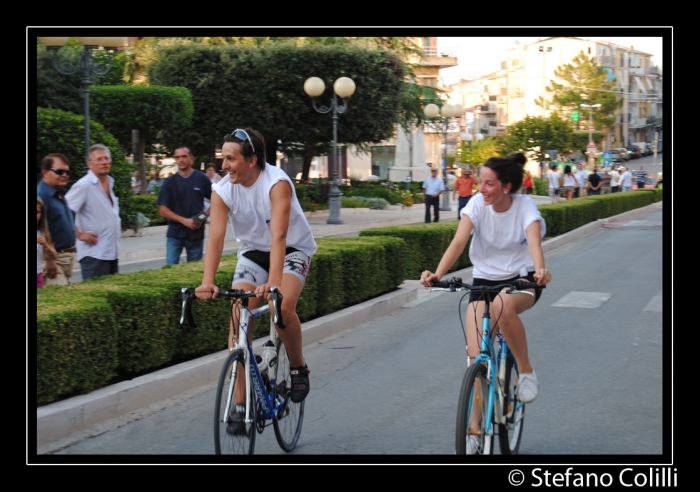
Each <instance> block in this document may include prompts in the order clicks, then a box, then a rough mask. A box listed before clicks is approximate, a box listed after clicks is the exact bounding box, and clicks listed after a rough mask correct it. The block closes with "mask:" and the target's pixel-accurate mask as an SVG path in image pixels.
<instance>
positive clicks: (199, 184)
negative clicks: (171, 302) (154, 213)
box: [156, 145, 211, 265]
mask: <svg viewBox="0 0 700 492" xmlns="http://www.w3.org/2000/svg"><path fill="white" fill-rule="evenodd" d="M174 157H175V162H176V163H177V167H178V172H176V173H175V174H173V175H172V176H169V177H168V178H167V179H166V180H165V181H164V182H163V185H162V186H161V188H160V192H159V193H158V199H157V200H156V203H157V204H158V205H159V206H160V215H161V216H163V218H165V219H167V220H168V232H167V233H166V236H167V239H166V249H165V262H166V263H167V264H168V265H177V264H179V263H180V255H181V254H182V250H183V248H184V249H185V251H186V252H187V261H188V262H190V261H197V260H201V259H202V256H203V253H204V224H205V221H206V219H207V216H208V214H209V210H207V211H206V212H205V211H204V208H205V205H204V199H205V198H206V199H209V198H211V180H210V179H209V176H207V175H206V174H204V173H203V172H202V171H197V170H196V169H193V168H192V162H193V161H194V156H193V155H192V149H190V148H189V147H188V146H186V145H181V146H179V147H177V148H176V149H175V155H174ZM202 214H205V215H204V217H203V218H202V217H201V216H202Z"/></svg>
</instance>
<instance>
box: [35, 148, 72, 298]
mask: <svg viewBox="0 0 700 492" xmlns="http://www.w3.org/2000/svg"><path fill="white" fill-rule="evenodd" d="M69 170H70V163H69V161H68V158H67V157H66V156H65V155H63V154H58V153H56V154H49V155H47V156H46V157H44V158H43V159H42V160H41V181H39V184H38V185H37V187H36V194H37V196H38V197H40V198H41V199H42V200H43V201H44V208H45V209H46V221H47V223H48V226H49V232H50V233H51V239H52V241H53V244H54V247H55V248H56V259H55V260H54V259H52V258H45V260H46V274H45V276H44V278H45V285H67V284H70V281H71V277H72V276H73V266H74V265H75V227H74V225H73V212H72V211H71V209H70V207H68V203H67V202H66V200H65V198H64V197H65V195H66V189H65V187H66V185H67V184H68V177H69Z"/></svg>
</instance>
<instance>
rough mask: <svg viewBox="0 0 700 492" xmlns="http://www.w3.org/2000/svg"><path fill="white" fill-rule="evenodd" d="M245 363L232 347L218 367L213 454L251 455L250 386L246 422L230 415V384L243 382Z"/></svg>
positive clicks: (253, 412) (252, 406)
mask: <svg viewBox="0 0 700 492" xmlns="http://www.w3.org/2000/svg"><path fill="white" fill-rule="evenodd" d="M245 363H246V361H245V358H244V355H243V351H242V350H236V351H234V352H232V353H231V354H229V356H228V357H227V358H226V362H225V363H224V367H222V368H221V375H220V376H219V385H218V387H217V388H216V408H215V409H214V448H215V452H216V454H253V452H254V450H255V435H256V432H255V420H256V417H257V410H256V409H257V405H256V399H255V391H253V388H248V389H247V391H248V392H249V393H250V415H249V418H248V421H244V420H243V421H242V420H241V419H240V418H239V415H234V412H235V410H236V395H235V391H234V387H235V385H236V384H245ZM237 379H238V380H239V381H238V382H237V381H236V380H237ZM251 386H252V385H251ZM227 409H228V410H227ZM243 417H245V415H244V416H243Z"/></svg>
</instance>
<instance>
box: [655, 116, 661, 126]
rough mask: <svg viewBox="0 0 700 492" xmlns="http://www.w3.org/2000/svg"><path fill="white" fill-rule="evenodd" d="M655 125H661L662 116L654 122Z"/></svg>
mask: <svg viewBox="0 0 700 492" xmlns="http://www.w3.org/2000/svg"><path fill="white" fill-rule="evenodd" d="M654 126H661V118H659V119H658V120H656V121H655V122H654Z"/></svg>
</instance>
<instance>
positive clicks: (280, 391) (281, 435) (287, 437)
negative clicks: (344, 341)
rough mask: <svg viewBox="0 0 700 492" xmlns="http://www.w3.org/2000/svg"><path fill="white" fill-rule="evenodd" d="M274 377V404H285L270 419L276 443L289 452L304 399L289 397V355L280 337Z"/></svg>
mask: <svg viewBox="0 0 700 492" xmlns="http://www.w3.org/2000/svg"><path fill="white" fill-rule="evenodd" d="M274 374H275V379H276V380H277V395H276V398H275V404H276V405H277V404H279V403H280V402H282V401H284V402H286V404H285V405H284V406H282V407H280V409H279V411H278V412H277V413H276V414H275V416H274V418H273V419H272V425H273V428H274V429H275V437H276V438H277V443H278V444H279V445H280V447H281V448H282V449H284V450H285V451H287V452H289V451H291V450H293V449H294V448H295V447H296V445H297V442H299V436H300V435H301V424H302V422H303V420H304V402H305V401H306V400H304V401H302V402H301V403H294V402H293V401H292V400H291V399H290V396H291V393H292V378H291V376H290V375H289V357H288V356H287V350H286V349H285V347H284V344H282V340H281V339H279V338H278V339H277V359H276V361H275V366H274Z"/></svg>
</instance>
